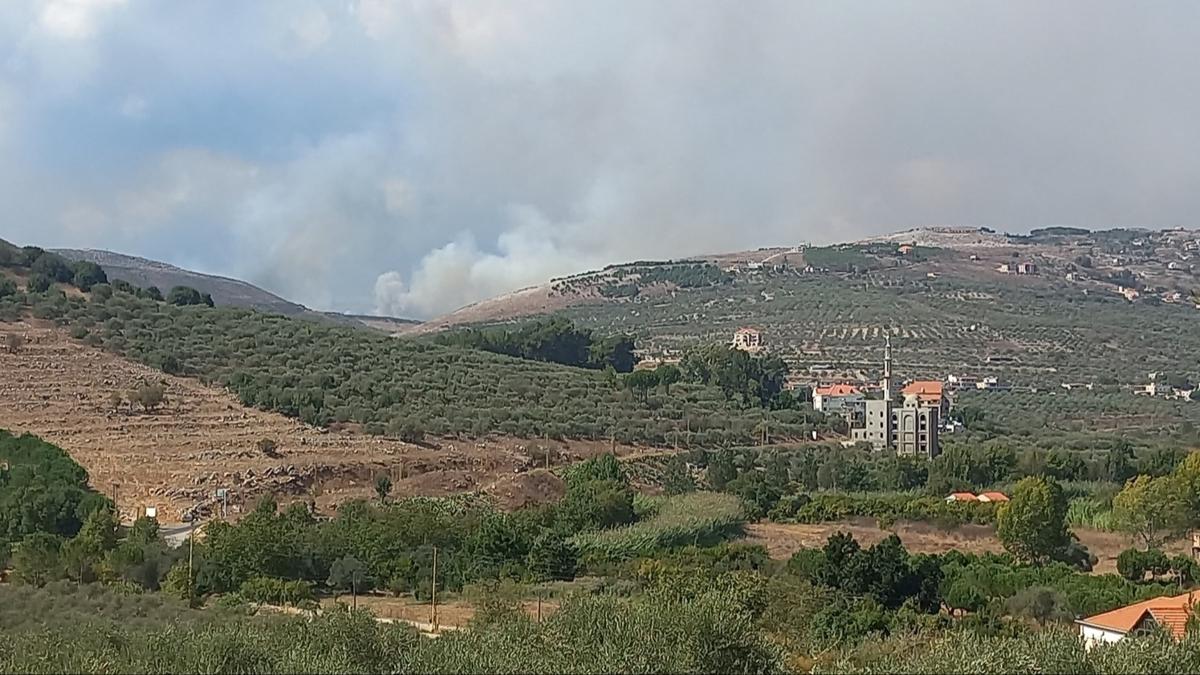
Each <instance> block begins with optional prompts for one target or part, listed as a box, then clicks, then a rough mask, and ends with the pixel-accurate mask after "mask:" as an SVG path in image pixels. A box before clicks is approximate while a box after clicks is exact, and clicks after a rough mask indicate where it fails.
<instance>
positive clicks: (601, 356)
mask: <svg viewBox="0 0 1200 675" xmlns="http://www.w3.org/2000/svg"><path fill="white" fill-rule="evenodd" d="M434 342H436V343H437V344H440V345H446V346H454V347H467V348H470V349H482V350H484V351H488V352H492V353H493V354H505V355H507V356H515V357H518V358H523V359H530V360H533V361H548V362H550V363H559V364H562V365H564V366H576V367H578V368H591V369H594V370H604V369H606V368H611V369H612V370H614V371H616V372H618V373H628V372H629V371H631V370H633V367H634V365H636V363H637V357H636V356H635V355H634V350H635V349H636V345H635V344H634V341H633V338H632V337H629V336H627V335H612V336H597V335H595V334H594V333H593V332H592V331H591V330H588V329H581V328H577V327H576V326H575V324H574V322H572V321H571V320H570V319H566V318H563V317H551V318H547V319H540V320H537V321H531V322H528V323H525V324H522V325H521V326H519V327H517V328H515V329H509V328H503V327H492V328H464V329H460V330H453V331H448V332H445V333H440V334H438V335H437V336H436V337H435V338H434Z"/></svg>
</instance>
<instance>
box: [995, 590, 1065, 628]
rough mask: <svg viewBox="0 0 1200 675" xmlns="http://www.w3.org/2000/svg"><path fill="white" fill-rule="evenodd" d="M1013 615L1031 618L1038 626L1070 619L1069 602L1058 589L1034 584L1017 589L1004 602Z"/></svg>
mask: <svg viewBox="0 0 1200 675" xmlns="http://www.w3.org/2000/svg"><path fill="white" fill-rule="evenodd" d="M1005 607H1006V608H1007V609H1008V612H1009V613H1010V614H1012V615H1013V616H1019V617H1024V618H1027V619H1033V620H1034V621H1036V622H1037V623H1038V625H1039V626H1045V625H1046V624H1047V623H1050V622H1051V621H1070V620H1071V619H1072V618H1074V616H1073V615H1072V614H1071V610H1070V604H1069V602H1068V601H1067V598H1066V597H1064V596H1063V594H1062V593H1060V592H1059V591H1058V590H1056V589H1054V588H1051V587H1048V586H1034V587H1032V588H1026V589H1022V590H1021V591H1019V592H1018V593H1017V594H1016V595H1014V596H1013V597H1011V598H1009V599H1008V601H1007V602H1006V603H1005Z"/></svg>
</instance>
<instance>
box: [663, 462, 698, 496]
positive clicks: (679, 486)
mask: <svg viewBox="0 0 1200 675" xmlns="http://www.w3.org/2000/svg"><path fill="white" fill-rule="evenodd" d="M662 482H663V490H665V491H666V493H667V494H669V495H680V494H683V493H685V492H692V491H694V490H695V489H696V482H695V481H693V480H692V472H691V471H690V470H689V469H688V464H687V461H686V460H685V459H684V458H683V457H682V456H680V455H675V456H674V457H672V458H671V459H669V460H667V465H666V467H664V468H663V477H662Z"/></svg>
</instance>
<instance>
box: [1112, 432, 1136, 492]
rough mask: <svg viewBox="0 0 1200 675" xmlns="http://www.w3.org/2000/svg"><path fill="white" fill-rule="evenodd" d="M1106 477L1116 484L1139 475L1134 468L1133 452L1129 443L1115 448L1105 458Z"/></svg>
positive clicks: (1120, 444)
mask: <svg viewBox="0 0 1200 675" xmlns="http://www.w3.org/2000/svg"><path fill="white" fill-rule="evenodd" d="M1104 475H1105V477H1106V478H1108V480H1110V481H1112V482H1114V483H1122V484H1124V483H1125V481H1127V480H1129V479H1130V478H1133V477H1134V476H1135V475H1137V469H1135V468H1134V466H1133V451H1132V448H1131V447H1130V445H1129V443H1128V442H1121V443H1118V444H1116V445H1115V446H1113V448H1112V449H1111V450H1109V451H1108V454H1107V455H1105V457H1104Z"/></svg>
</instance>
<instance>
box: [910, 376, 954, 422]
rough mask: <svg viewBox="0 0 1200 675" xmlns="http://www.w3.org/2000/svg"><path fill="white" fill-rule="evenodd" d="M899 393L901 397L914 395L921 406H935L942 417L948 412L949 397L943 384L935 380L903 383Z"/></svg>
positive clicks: (945, 416)
mask: <svg viewBox="0 0 1200 675" xmlns="http://www.w3.org/2000/svg"><path fill="white" fill-rule="evenodd" d="M900 393H901V394H902V396H903V397H909V396H916V397H917V402H919V403H920V404H921V405H922V406H926V407H929V408H937V409H938V413H939V416H940V417H941V418H942V419H946V418H947V416H948V415H949V414H950V399H949V397H948V396H946V390H945V386H944V385H943V384H942V383H941V382H938V381H937V380H914V381H912V382H909V383H908V384H906V385H904V388H903V389H901V390H900Z"/></svg>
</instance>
